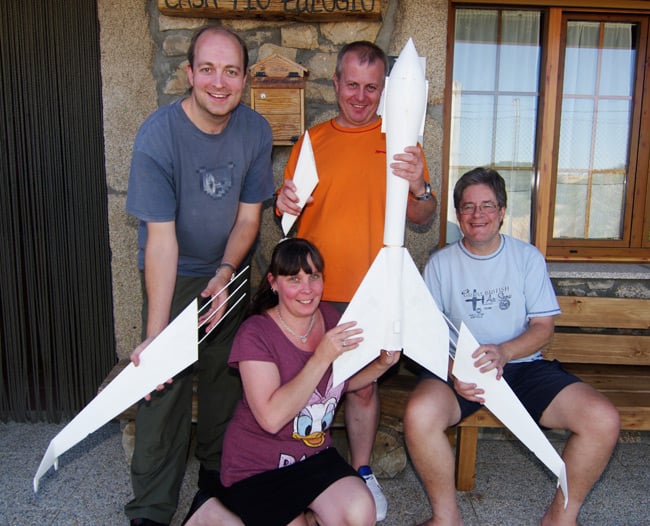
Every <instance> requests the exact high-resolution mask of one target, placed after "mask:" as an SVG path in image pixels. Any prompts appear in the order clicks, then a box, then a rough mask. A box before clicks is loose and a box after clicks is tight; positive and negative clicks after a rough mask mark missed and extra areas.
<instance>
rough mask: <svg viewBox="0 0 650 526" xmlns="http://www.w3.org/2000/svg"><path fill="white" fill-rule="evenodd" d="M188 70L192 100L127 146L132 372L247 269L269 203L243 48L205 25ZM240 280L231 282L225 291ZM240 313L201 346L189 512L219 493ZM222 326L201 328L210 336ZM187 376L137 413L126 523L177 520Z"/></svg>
mask: <svg viewBox="0 0 650 526" xmlns="http://www.w3.org/2000/svg"><path fill="white" fill-rule="evenodd" d="M188 62H189V64H188V66H187V75H188V80H189V82H190V85H191V86H192V91H191V93H190V95H189V96H188V97H186V98H184V99H182V100H179V101H176V102H174V103H172V104H169V105H167V106H164V107H161V108H159V109H158V110H157V111H155V112H154V113H153V114H152V115H150V116H149V118H147V120H146V121H145V122H144V123H143V125H142V126H141V128H140V130H139V131H138V134H137V137H136V139H135V145H134V147H133V158H132V161H131V173H130V177H129V189H128V195H127V201H126V210H127V212H129V213H130V214H132V215H134V216H135V217H137V218H138V219H139V220H140V225H139V229H138V248H139V251H138V261H139V267H140V271H141V278H142V290H143V313H142V314H143V340H144V341H143V342H142V343H141V344H140V345H139V346H138V347H137V348H136V349H135V350H134V351H133V353H132V354H131V360H132V361H133V362H134V363H135V364H136V365H138V363H139V355H140V353H141V352H142V350H143V349H144V348H145V347H146V346H147V345H148V344H149V342H151V340H152V339H153V338H155V337H156V336H157V335H158V334H159V333H160V332H161V331H162V330H163V329H164V328H165V327H166V326H167V325H168V324H169V321H170V320H171V319H173V318H174V317H175V316H176V315H177V314H178V313H180V312H181V311H182V310H183V309H184V307H185V306H187V304H188V303H189V302H190V301H192V300H193V299H194V298H196V297H200V298H203V300H204V301H205V300H207V299H209V298H210V297H211V296H213V295H216V294H217V292H219V291H220V290H221V289H222V288H223V287H225V286H226V285H227V284H228V283H229V282H231V280H232V278H233V276H234V275H235V273H236V271H237V269H239V268H241V267H242V266H243V265H244V264H246V263H247V261H248V260H249V258H250V257H251V253H252V250H253V247H254V243H255V240H256V238H257V235H258V232H259V226H260V216H261V210H262V202H263V201H264V200H266V199H268V198H270V197H271V196H272V194H273V172H272V161H271V150H272V143H273V139H272V135H271V128H270V126H269V124H268V123H267V122H266V120H265V119H264V118H263V117H262V116H260V115H258V114H257V113H255V112H254V111H253V110H251V109H250V108H248V107H246V106H243V105H242V104H241V103H240V102H241V96H242V92H243V89H244V87H245V85H246V78H247V71H248V51H247V49H246V46H245V44H244V43H243V41H242V40H241V39H240V38H239V37H238V36H237V35H236V34H235V33H233V32H231V31H229V30H226V29H224V28H220V27H216V26H206V27H204V28H203V29H201V30H199V31H198V32H197V33H196V34H195V35H194V37H193V39H192V42H191V44H190V49H189V52H188ZM246 279H247V275H243V276H241V277H239V278H238V280H237V281H235V282H233V286H235V285H238V284H239V282H241V283H244V282H245V281H246ZM246 283H247V281H246ZM240 290H245V291H247V290H248V289H247V285H245V286H244V289H240ZM225 299H226V293H225V292H224V293H221V294H219V296H218V297H217V298H216V299H215V300H214V301H213V302H212V306H211V309H210V312H208V313H207V314H204V315H203V317H202V318H201V319H203V318H205V317H206V316H209V315H210V314H212V313H213V312H216V309H217V306H218V305H219V304H220V303H222V301H225ZM245 310H246V302H240V303H239V304H238V306H237V307H236V308H235V309H234V310H233V311H232V312H231V313H230V314H229V315H228V318H226V319H225V320H224V323H223V324H221V325H220V326H219V328H218V329H217V330H215V331H214V332H213V333H211V334H210V335H209V336H208V337H207V338H206V340H205V342H204V344H202V345H201V347H200V349H199V361H198V365H197V373H198V392H197V396H198V422H197V431H196V439H197V444H196V456H197V458H198V459H199V461H200V469H199V483H198V485H199V492H198V493H197V496H196V497H195V500H194V503H193V506H192V507H193V508H195V507H197V506H198V505H200V504H201V503H202V502H205V500H206V498H207V497H209V496H218V491H219V488H220V481H219V470H220V467H221V466H220V462H221V445H222V441H223V434H224V432H225V430H226V426H227V423H228V421H229V419H230V417H231V416H232V412H233V410H234V407H235V405H236V403H237V401H238V400H239V399H240V397H241V384H240V381H239V378H238V377H237V375H236V374H235V373H233V371H231V370H230V368H229V367H228V363H227V360H228V355H229V353H230V347H231V344H232V340H233V338H234V336H235V333H236V332H237V329H238V327H239V324H240V322H241V320H242V319H243V316H244V314H245ZM219 317H220V316H219V313H217V315H215V316H214V318H212V319H211V321H209V322H208V323H207V325H206V330H207V331H210V329H212V328H213V327H214V326H215V324H216V323H217V321H218V320H219ZM191 372H192V368H191V367H190V368H189V369H188V370H186V371H183V372H181V373H180V374H178V375H177V376H176V377H175V378H174V379H173V384H172V385H171V386H169V387H168V388H164V389H163V386H160V389H161V390H160V391H157V392H154V393H152V395H151V396H150V397H147V398H151V399H150V400H148V401H147V402H146V403H141V404H140V405H139V407H138V412H137V416H136V436H135V450H134V453H133V459H132V462H131V479H132V484H133V493H134V498H133V500H131V501H130V502H129V503H128V504H127V505H126V508H125V511H126V514H127V516H128V517H129V519H130V522H131V525H132V526H137V525H144V526H156V525H167V524H170V523H171V521H172V517H173V516H174V513H175V512H176V506H177V503H178V495H179V491H180V487H181V484H182V481H183V475H184V472H185V463H186V460H187V454H188V450H189V446H190V436H191V435H190V434H191V425H192V384H193V375H192V374H191ZM193 511H194V510H193ZM224 514H225V515H226V516H225V518H224V521H225V522H223V523H220V524H234V523H238V524H240V522H239V520H238V519H237V518H236V517H234V516H232V514H230V515H228V513H226V510H225V509H224ZM199 515H200V514H196V516H195V518H198V517H199ZM228 521H229V522H228Z"/></svg>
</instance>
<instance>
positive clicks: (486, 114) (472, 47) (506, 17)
mask: <svg viewBox="0 0 650 526" xmlns="http://www.w3.org/2000/svg"><path fill="white" fill-rule="evenodd" d="M601 11H602V10H601ZM649 17H650V11H648V12H647V13H638V12H636V13H630V14H626V13H611V12H609V11H607V12H599V13H589V12H585V11H576V10H570V9H567V10H561V9H559V8H548V9H524V8H521V9H518V8H513V7H508V8H492V7H490V8H477V7H473V8H465V7H456V8H455V9H454V10H452V12H451V13H450V20H451V26H452V28H453V29H452V31H450V39H451V40H452V44H453V45H452V46H451V49H453V52H452V53H451V55H450V60H451V61H452V63H451V71H452V78H451V79H449V85H448V87H449V89H448V93H449V98H448V104H447V107H448V109H449V111H448V117H449V118H448V126H449V128H448V129H449V134H448V151H449V157H448V165H447V166H446V175H447V181H448V186H447V195H448V200H447V203H446V204H443V208H446V211H447V228H446V235H445V239H446V241H447V242H450V241H452V240H453V239H455V238H456V237H457V236H458V235H459V232H458V228H457V226H455V225H456V218H455V210H454V208H453V198H452V193H453V186H454V184H455V182H456V181H457V180H458V178H459V177H460V176H461V175H462V174H463V173H465V172H466V171H467V170H469V169H471V168H474V167H475V166H489V167H492V168H495V169H496V170H498V171H499V172H500V173H501V175H502V176H503V177H504V179H505V180H506V184H507V188H508V210H507V215H506V218H505V220H504V225H503V227H502V231H503V232H504V233H506V234H509V235H512V236H514V237H517V238H519V239H523V240H526V241H531V242H534V243H535V244H536V245H537V246H538V248H539V249H540V250H541V251H542V252H543V253H544V254H545V255H546V256H547V258H548V259H551V260H552V259H563V260H565V259H572V260H601V261H612V260H619V261H641V260H644V259H647V258H648V257H650V240H649V236H650V220H649V217H648V216H649V215H650V214H649V212H648V210H649V209H650V203H649V201H650V200H649V199H648V191H647V190H648V187H647V181H648V160H649V157H648V150H649V149H650V146H649V145H648V143H649V139H650V138H649V137H647V135H648V133H649V132H648V131H647V130H649V129H650V109H649V105H650V97H648V96H646V99H647V100H644V90H643V86H644V83H645V80H646V79H645V75H646V71H645V68H644V65H645V63H646V61H647V60H648V58H646V57H650V56H649V55H648V51H647V42H648V38H647V33H648V19H649ZM649 80H650V79H649ZM646 91H650V90H646ZM644 108H646V110H645V112H644V111H643V110H644ZM644 114H645V115H644ZM445 205H446V206H445ZM443 228H444V225H443Z"/></svg>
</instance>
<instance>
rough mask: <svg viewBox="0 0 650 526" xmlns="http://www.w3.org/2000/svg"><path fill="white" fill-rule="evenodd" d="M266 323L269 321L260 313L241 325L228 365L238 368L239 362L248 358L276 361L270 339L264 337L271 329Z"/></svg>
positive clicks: (260, 360)
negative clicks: (269, 342)
mask: <svg viewBox="0 0 650 526" xmlns="http://www.w3.org/2000/svg"><path fill="white" fill-rule="evenodd" d="M265 323H269V321H268V320H265V319H264V318H263V316H260V315H258V316H252V317H250V318H248V319H247V320H246V321H245V322H244V323H243V324H242V325H241V327H240V328H239V330H238V331H237V335H236V336H235V339H234V341H233V344H232V348H231V349H230V356H229V358H228V365H230V366H231V367H234V368H236V369H238V368H239V362H243V361H247V360H251V361H257V362H275V359H274V357H273V355H272V353H271V347H270V345H269V344H268V339H267V338H264V334H266V333H267V332H268V329H269V328H268V326H266V327H265ZM271 323H272V322H271Z"/></svg>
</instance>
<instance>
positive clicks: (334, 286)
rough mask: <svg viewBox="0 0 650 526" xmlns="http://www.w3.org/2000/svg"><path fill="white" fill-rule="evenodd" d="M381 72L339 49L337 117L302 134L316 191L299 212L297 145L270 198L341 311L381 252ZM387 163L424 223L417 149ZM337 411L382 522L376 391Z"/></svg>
mask: <svg viewBox="0 0 650 526" xmlns="http://www.w3.org/2000/svg"><path fill="white" fill-rule="evenodd" d="M387 71H388V60H387V57H386V54H385V53H384V52H383V51H382V50H381V48H379V47H378V46H376V45H375V44H372V43H370V42H353V43H351V44H348V45H346V46H344V47H343V48H342V49H341V51H340V52H339V55H338V58H337V63H336V72H335V74H334V77H333V81H334V90H335V92H336V97H337V103H338V106H339V114H338V115H337V116H336V117H334V118H333V119H331V120H329V121H326V122H324V123H322V124H319V125H317V126H314V127H313V128H311V129H310V130H309V137H310V140H311V143H312V148H313V150H314V158H315V161H316V169H317V171H318V179H319V182H318V185H317V186H316V189H315V190H314V192H313V194H312V196H311V197H310V198H309V199H308V201H307V204H306V206H305V208H304V210H302V212H301V210H300V208H299V207H298V206H297V202H298V197H297V195H296V186H295V185H294V183H293V180H292V179H293V173H294V171H295V168H296V163H297V161H298V156H299V154H300V148H301V145H302V138H301V140H300V141H299V142H298V143H297V144H296V145H295V146H294V147H293V149H292V151H291V156H290V157H289V161H288V163H287V166H286V168H285V172H284V179H285V181H284V184H283V186H282V188H280V190H279V192H278V198H277V203H276V207H277V209H276V212H277V213H279V214H284V213H289V214H293V215H300V218H299V220H298V222H297V231H296V235H297V236H298V237H303V238H306V239H308V240H309V241H311V242H312V243H314V244H315V245H316V246H317V247H318V249H319V250H320V252H321V254H322V255H323V259H324V261H325V272H326V275H327V280H326V281H325V283H326V285H325V288H324V290H323V300H325V301H329V302H333V303H335V304H336V306H337V307H338V308H339V310H341V311H343V310H344V309H345V307H346V306H347V304H348V303H349V302H350V300H351V299H352V296H353V295H354V293H355V291H356V290H357V288H358V287H359V285H360V283H361V281H362V280H363V277H364V276H365V274H366V272H367V271H368V269H369V268H370V265H371V264H372V262H373V261H374V259H375V256H376V255H377V253H378V252H379V250H380V249H381V248H382V246H383V237H384V216H385V208H386V136H385V135H384V134H383V133H382V132H381V119H380V117H379V116H378V115H377V108H378V106H379V101H380V98H381V93H382V90H383V89H384V80H385V77H386V72H387ZM405 96H407V94H405ZM393 161H394V162H393V163H392V164H391V168H392V170H393V173H394V174H395V175H397V176H399V177H403V178H404V179H406V180H407V181H408V182H409V200H408V205H407V210H406V216H407V218H408V219H409V220H410V221H412V222H414V223H417V224H425V223H427V222H429V221H430V220H431V218H432V217H433V214H434V213H435V210H436V199H435V195H434V194H433V193H432V192H431V186H430V185H429V182H428V172H427V168H426V161H425V159H424V154H423V152H422V149H421V148H420V147H419V146H418V145H413V146H409V147H407V148H406V149H405V151H404V152H403V153H401V154H399V155H396V156H395V157H394V159H393ZM345 404H346V407H345V420H346V429H347V432H348V439H349V443H350V457H351V463H352V465H353V466H354V468H355V469H357V470H359V471H360V473H361V474H362V475H364V478H365V479H366V482H367V484H368V487H369V488H370V490H371V491H372V493H373V497H374V498H375V504H376V508H377V520H378V521H380V520H383V519H384V518H385V517H386V511H387V503H386V499H385V497H384V496H383V494H382V492H381V488H380V487H379V485H378V484H377V481H376V479H375V478H374V475H372V471H371V470H370V468H369V467H368V464H369V462H370V455H371V453H372V447H373V444H374V440H375V435H376V432H377V426H378V424H379V396H378V391H377V386H376V384H373V385H371V386H369V387H367V388H364V389H361V390H359V391H355V392H350V393H348V394H347V395H346V403H345Z"/></svg>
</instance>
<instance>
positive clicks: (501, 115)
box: [494, 95, 537, 167]
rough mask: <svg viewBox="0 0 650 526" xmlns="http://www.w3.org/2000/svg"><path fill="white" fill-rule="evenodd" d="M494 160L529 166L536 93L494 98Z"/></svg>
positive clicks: (533, 148) (533, 135)
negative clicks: (495, 100)
mask: <svg viewBox="0 0 650 526" xmlns="http://www.w3.org/2000/svg"><path fill="white" fill-rule="evenodd" d="M497 101H498V102H497V104H498V106H497V108H496V120H495V123H496V134H495V136H494V137H495V153H494V163H495V164H496V166H500V165H503V164H505V165H507V166H519V165H520V164H522V163H523V164H524V165H525V166H528V167H530V166H532V165H533V161H534V155H535V126H536V124H537V122H536V121H537V97H535V96H524V95H520V96H516V97H513V96H510V95H507V96H501V97H498V99H497Z"/></svg>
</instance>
